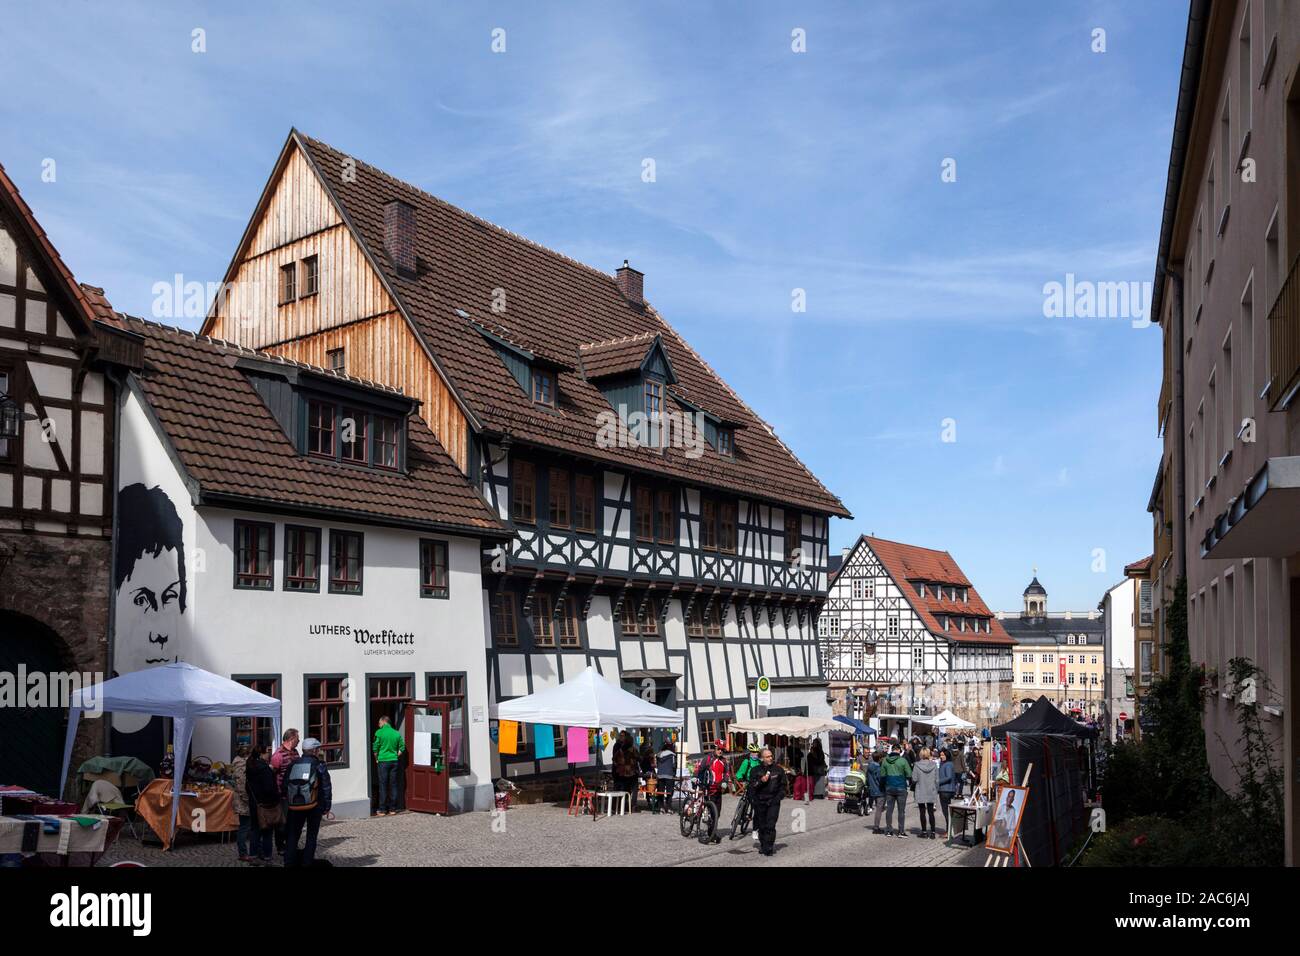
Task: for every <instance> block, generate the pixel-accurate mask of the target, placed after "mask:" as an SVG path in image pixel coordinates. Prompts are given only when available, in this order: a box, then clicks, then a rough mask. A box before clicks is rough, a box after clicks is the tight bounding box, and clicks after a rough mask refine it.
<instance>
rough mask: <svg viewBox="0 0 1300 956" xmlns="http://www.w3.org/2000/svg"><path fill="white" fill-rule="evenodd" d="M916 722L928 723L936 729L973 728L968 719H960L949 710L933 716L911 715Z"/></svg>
mask: <svg viewBox="0 0 1300 956" xmlns="http://www.w3.org/2000/svg"><path fill="white" fill-rule="evenodd" d="M912 720H913V721H915V722H916V723H918V724H929V725H930V726H931V727H934V728H935V729H936V730H974V729H975V725H974V724H972V723H971V722H970V721H969V720H962V719H961V718H960V717H958V716H957V715H956V714H954V713H953V712H952V711H951V710H945V711H943V712H942V713H939V714H935V715H934V716H933V717H913V718H912Z"/></svg>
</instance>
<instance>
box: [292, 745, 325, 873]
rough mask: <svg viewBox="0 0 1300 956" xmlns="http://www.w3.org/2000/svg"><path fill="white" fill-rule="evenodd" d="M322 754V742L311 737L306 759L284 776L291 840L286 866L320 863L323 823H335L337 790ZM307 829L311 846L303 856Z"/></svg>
mask: <svg viewBox="0 0 1300 956" xmlns="http://www.w3.org/2000/svg"><path fill="white" fill-rule="evenodd" d="M319 751H320V741H319V740H317V739H316V738H315V737H308V738H307V739H306V740H304V741H303V742H302V756H301V757H299V758H298V759H297V760H295V761H294V762H293V763H291V764H290V765H289V767H288V769H287V770H286V772H285V775H284V802H285V805H286V806H287V807H288V809H287V811H286V812H287V813H288V815H289V821H288V824H287V825H286V827H285V829H286V835H287V837H288V849H287V852H286V853H285V857H284V865H285V866H311V865H312V863H314V862H315V860H316V835H317V834H318V833H319V832H320V822H321V820H322V819H323V818H328V819H330V820H333V819H334V814H333V813H331V812H330V807H331V806H332V804H333V798H334V788H333V786H331V784H330V772H329V769H328V768H327V767H326V766H325V761H323V760H321V759H320V756H319ZM304 827H305V828H306V830H307V843H306V846H305V847H304V848H303V850H302V852H301V853H300V852H299V851H298V838H299V837H300V836H302V831H303V829H304Z"/></svg>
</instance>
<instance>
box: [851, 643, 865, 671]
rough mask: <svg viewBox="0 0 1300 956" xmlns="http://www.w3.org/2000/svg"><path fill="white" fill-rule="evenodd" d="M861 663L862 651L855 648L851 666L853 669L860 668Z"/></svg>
mask: <svg viewBox="0 0 1300 956" xmlns="http://www.w3.org/2000/svg"><path fill="white" fill-rule="evenodd" d="M862 662H863V655H862V650H861V648H857V647H855V648H854V649H853V666H854V667H855V668H861V667H862Z"/></svg>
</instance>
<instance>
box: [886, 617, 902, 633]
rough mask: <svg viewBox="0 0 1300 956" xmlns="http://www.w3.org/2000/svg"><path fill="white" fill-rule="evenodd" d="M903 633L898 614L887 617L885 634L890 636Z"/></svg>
mask: <svg viewBox="0 0 1300 956" xmlns="http://www.w3.org/2000/svg"><path fill="white" fill-rule="evenodd" d="M900 633H902V632H901V629H900V628H899V626H898V616H897V615H890V616H889V617H887V618H885V634H886V635H887V636H889V637H898V635H899V634H900Z"/></svg>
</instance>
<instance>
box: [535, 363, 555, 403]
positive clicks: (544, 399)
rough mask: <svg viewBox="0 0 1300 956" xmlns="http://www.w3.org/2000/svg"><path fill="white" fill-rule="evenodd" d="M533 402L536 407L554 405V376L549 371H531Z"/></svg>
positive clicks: (538, 369) (539, 369)
mask: <svg viewBox="0 0 1300 956" xmlns="http://www.w3.org/2000/svg"><path fill="white" fill-rule="evenodd" d="M533 401H534V402H536V403H537V404H538V405H552V406H553V405H554V404H555V374H554V373H553V372H551V371H550V370H549V369H544V368H534V369H533Z"/></svg>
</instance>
